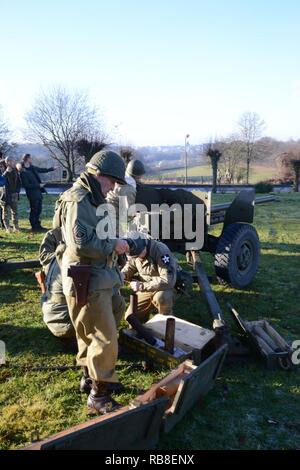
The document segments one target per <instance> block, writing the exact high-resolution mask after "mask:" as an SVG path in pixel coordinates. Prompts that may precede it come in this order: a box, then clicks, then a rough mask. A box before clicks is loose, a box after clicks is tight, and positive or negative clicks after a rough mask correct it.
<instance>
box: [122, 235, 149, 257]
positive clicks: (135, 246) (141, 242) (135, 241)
mask: <svg viewBox="0 0 300 470" xmlns="http://www.w3.org/2000/svg"><path fill="white" fill-rule="evenodd" d="M124 240H126V241H127V243H128V245H129V256H133V257H137V256H139V255H140V254H141V253H142V251H143V250H144V249H145V248H146V246H147V245H148V240H147V238H144V237H142V236H139V237H138V238H125V239H124Z"/></svg>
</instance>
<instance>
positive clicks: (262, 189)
mask: <svg viewBox="0 0 300 470" xmlns="http://www.w3.org/2000/svg"><path fill="white" fill-rule="evenodd" d="M254 189H255V192H256V193H270V192H271V191H273V185H272V183H270V182H268V181H260V182H259V183H256V184H255V186H254Z"/></svg>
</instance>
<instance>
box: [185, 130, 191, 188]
mask: <svg viewBox="0 0 300 470" xmlns="http://www.w3.org/2000/svg"><path fill="white" fill-rule="evenodd" d="M189 136H190V134H186V136H185V139H184V152H185V185H186V186H187V147H186V141H187V139H188V138H189Z"/></svg>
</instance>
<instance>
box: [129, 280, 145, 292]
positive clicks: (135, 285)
mask: <svg viewBox="0 0 300 470" xmlns="http://www.w3.org/2000/svg"><path fill="white" fill-rule="evenodd" d="M130 287H131V289H132V290H133V291H134V292H138V291H141V290H142V287H143V283H142V282H140V281H131V283H130Z"/></svg>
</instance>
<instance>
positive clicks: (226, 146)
mask: <svg viewBox="0 0 300 470" xmlns="http://www.w3.org/2000/svg"><path fill="white" fill-rule="evenodd" d="M214 145H215V146H217V148H218V149H219V150H220V152H221V153H222V159H221V160H220V164H219V169H218V171H219V174H220V175H222V178H225V182H226V183H229V184H232V183H234V182H235V181H236V180H237V179H238V176H239V175H240V173H241V170H242V165H243V155H242V146H243V142H241V140H240V139H239V136H236V135H234V134H232V135H231V136H229V137H226V138H221V139H219V140H218V141H217V142H215V144H214Z"/></svg>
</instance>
